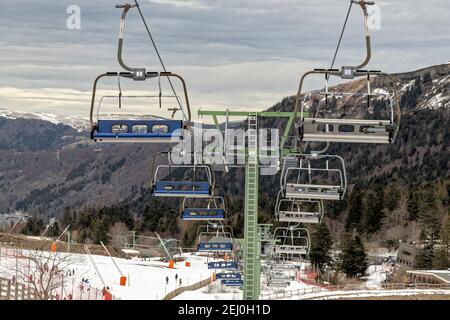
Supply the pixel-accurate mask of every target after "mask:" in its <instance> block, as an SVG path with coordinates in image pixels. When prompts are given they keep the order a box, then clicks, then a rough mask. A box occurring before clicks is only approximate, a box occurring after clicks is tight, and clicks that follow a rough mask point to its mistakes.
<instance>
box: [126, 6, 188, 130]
mask: <svg viewBox="0 0 450 320" xmlns="http://www.w3.org/2000/svg"><path fill="white" fill-rule="evenodd" d="M134 3H135V7H136V8H137V9H138V12H139V15H140V16H141V19H142V22H143V24H144V26H145V29H146V31H147V34H148V36H149V38H150V41H151V43H152V45H153V48H154V49H155V52H156V55H157V56H158V59H159V62H160V63H161V66H162V68H163V70H164V72H167V69H166V66H165V64H164V62H163V60H162V57H161V54H160V53H159V50H158V47H157V46H156V42H155V40H154V39H153V36H152V33H151V32H150V28H149V27H148V24H147V21H146V19H145V17H144V14H143V13H142V10H141V8H140V4H139V3H138V1H137V0H134ZM167 80H168V81H169V84H170V87H171V89H172V91H173V93H174V95H175V96H177V93H176V90H175V87H174V86H173V83H172V81H171V79H170V78H169V77H167ZM178 105H179V107H180V109H181V112H182V113H183V116H184V118H185V120H187V121H189V122H190V121H191V115H190V110H189V109H188V113H189V114H188V116H187V117H186V114H185V112H184V110H183V108H182V105H181V102H180V101H179V100H178Z"/></svg>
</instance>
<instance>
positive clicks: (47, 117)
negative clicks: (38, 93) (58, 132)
mask: <svg viewBox="0 0 450 320" xmlns="http://www.w3.org/2000/svg"><path fill="white" fill-rule="evenodd" d="M0 117H2V118H6V119H36V120H42V121H48V122H51V123H53V124H60V123H61V124H65V125H68V126H71V127H72V128H74V129H76V130H78V131H80V132H81V131H85V130H87V129H88V128H89V121H88V120H86V119H82V118H76V117H70V116H64V115H58V114H54V113H44V112H18V111H12V110H7V109H0Z"/></svg>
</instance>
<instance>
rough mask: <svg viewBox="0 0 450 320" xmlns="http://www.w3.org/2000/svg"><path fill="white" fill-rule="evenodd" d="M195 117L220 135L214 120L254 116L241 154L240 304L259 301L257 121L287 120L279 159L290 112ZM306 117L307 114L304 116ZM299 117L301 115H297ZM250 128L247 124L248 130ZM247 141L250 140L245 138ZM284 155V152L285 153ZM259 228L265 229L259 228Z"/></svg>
mask: <svg viewBox="0 0 450 320" xmlns="http://www.w3.org/2000/svg"><path fill="white" fill-rule="evenodd" d="M198 115H199V116H211V117H212V118H213V121H214V124H215V127H216V128H217V129H218V130H220V131H221V128H220V124H219V121H218V119H217V117H219V116H227V117H248V118H249V120H250V119H251V118H250V117H254V116H256V121H255V122H256V124H255V126H256V135H255V136H254V137H252V138H251V140H252V141H255V143H252V142H251V140H249V144H248V147H247V148H246V150H245V153H246V164H245V219H244V220H245V221H244V288H243V289H244V290H243V298H244V300H257V299H259V294H260V286H261V280H260V277H261V242H262V241H265V240H263V239H261V237H260V234H259V232H258V195H259V149H258V143H257V141H258V126H257V117H266V118H288V122H287V125H286V128H285V130H284V133H283V136H282V139H281V151H282V152H283V153H282V155H283V154H284V153H285V151H284V145H285V144H286V140H287V138H288V135H289V132H290V130H291V128H292V125H293V124H294V120H295V119H294V112H269V111H263V112H248V111H207V110H199V111H198ZM304 115H305V116H307V113H304ZM299 116H301V114H299ZM250 127H251V125H250V122H249V128H250ZM249 139H250V138H249ZM286 152H288V151H287V150H286ZM261 227H263V228H264V227H267V226H266V225H261Z"/></svg>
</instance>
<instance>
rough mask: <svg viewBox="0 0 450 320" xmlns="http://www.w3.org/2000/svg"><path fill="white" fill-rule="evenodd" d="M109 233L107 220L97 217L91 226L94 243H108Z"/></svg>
mask: <svg viewBox="0 0 450 320" xmlns="http://www.w3.org/2000/svg"><path fill="white" fill-rule="evenodd" d="M108 231H109V226H108V225H107V223H106V220H105V218H104V217H96V218H95V219H94V221H93V222H92V225H91V232H92V240H93V241H94V243H97V244H99V243H100V241H102V242H103V243H104V244H106V243H108V241H109V236H108Z"/></svg>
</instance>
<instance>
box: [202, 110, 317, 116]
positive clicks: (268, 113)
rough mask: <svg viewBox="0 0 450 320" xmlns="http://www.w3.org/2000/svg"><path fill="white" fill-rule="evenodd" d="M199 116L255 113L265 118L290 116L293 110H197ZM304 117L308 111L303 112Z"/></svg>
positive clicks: (247, 114) (299, 114)
mask: <svg viewBox="0 0 450 320" xmlns="http://www.w3.org/2000/svg"><path fill="white" fill-rule="evenodd" d="M197 114H198V115H199V116H213V117H214V116H216V117H217V116H226V115H227V114H228V116H230V117H248V116H249V115H251V114H256V115H257V116H258V117H265V118H290V117H292V116H293V115H294V112H275V111H261V112H251V111H213V110H199V111H198V113H197ZM297 114H298V117H301V115H302V114H301V112H298V113H297ZM303 114H304V115H305V117H307V116H308V113H306V112H304V113H303Z"/></svg>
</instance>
